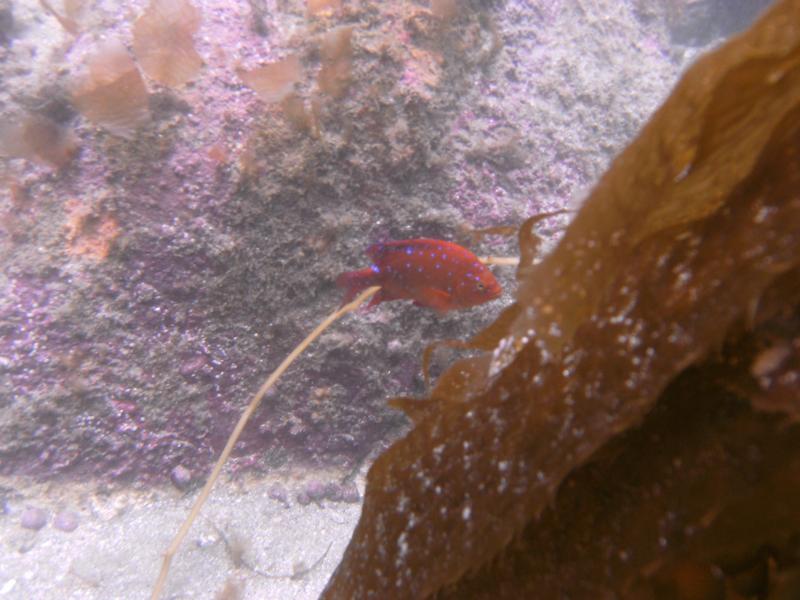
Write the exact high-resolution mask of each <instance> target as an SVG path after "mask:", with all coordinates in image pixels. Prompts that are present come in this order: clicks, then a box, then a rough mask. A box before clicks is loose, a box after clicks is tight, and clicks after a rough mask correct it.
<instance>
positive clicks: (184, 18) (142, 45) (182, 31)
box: [133, 0, 203, 87]
mask: <svg viewBox="0 0 800 600" xmlns="http://www.w3.org/2000/svg"><path fill="white" fill-rule="evenodd" d="M199 27H200V11H199V10H198V9H197V8H195V7H194V6H192V4H191V3H190V2H188V0H152V1H151V2H150V5H149V6H148V7H147V10H145V12H144V13H142V15H141V16H140V17H139V18H138V19H136V22H135V23H134V24H133V53H134V55H135V56H136V59H137V60H138V61H139V64H140V65H141V66H142V70H144V72H145V73H146V74H147V75H148V77H152V78H153V79H154V80H155V81H157V82H158V83H160V84H162V85H167V86H171V87H177V86H180V85H183V84H184V83H186V82H187V81H189V80H191V79H192V78H194V77H195V76H196V75H197V72H198V71H199V70H200V67H201V66H202V65H203V59H202V58H200V55H199V54H198V53H197V50H195V47H194V41H193V39H192V36H193V35H194V34H195V33H196V32H197V29H198V28H199Z"/></svg>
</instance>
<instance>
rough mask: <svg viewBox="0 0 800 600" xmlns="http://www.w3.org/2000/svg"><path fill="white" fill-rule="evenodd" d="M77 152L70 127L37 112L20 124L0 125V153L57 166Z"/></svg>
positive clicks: (68, 160)
mask: <svg viewBox="0 0 800 600" xmlns="http://www.w3.org/2000/svg"><path fill="white" fill-rule="evenodd" d="M77 151H78V140H77V138H76V137H75V135H74V134H73V133H72V131H71V130H70V129H68V128H67V127H62V126H61V125H59V124H58V123H56V122H54V121H52V120H51V119H48V118H47V117H42V116H39V115H30V116H28V117H26V118H25V119H23V120H22V122H21V123H14V124H11V123H8V124H3V125H0V155H6V156H11V157H14V158H27V159H34V160H39V161H42V162H44V163H47V164H49V165H52V166H54V167H56V168H61V167H64V166H66V165H67V164H69V163H70V162H71V161H72V159H73V158H74V157H75V154H76V153H77Z"/></svg>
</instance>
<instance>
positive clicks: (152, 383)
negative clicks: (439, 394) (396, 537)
mask: <svg viewBox="0 0 800 600" xmlns="http://www.w3.org/2000/svg"><path fill="white" fill-rule="evenodd" d="M195 4H196V5H197V6H198V7H199V8H200V10H201V12H202V15H203V16H202V23H201V25H200V29H199V31H198V32H197V34H196V37H195V39H196V47H197V50H198V52H199V54H200V55H201V57H202V58H203V61H204V62H205V65H204V67H203V69H202V70H201V71H200V74H199V75H198V76H197V77H196V79H195V80H194V81H193V82H192V83H190V84H188V85H187V86H185V87H182V88H179V89H167V88H164V87H160V86H158V85H156V84H154V83H153V82H152V81H148V86H149V90H150V92H151V102H150V109H151V115H152V120H151V122H150V123H149V124H148V125H147V126H145V127H144V128H142V129H141V130H140V131H139V132H138V135H136V136H135V137H134V139H132V140H125V139H121V138H116V137H114V136H112V135H110V134H109V133H107V132H105V131H103V130H101V129H99V128H97V127H94V126H92V125H90V124H89V123H88V122H87V121H86V120H84V119H82V118H81V117H80V116H79V115H77V113H76V111H75V110H74V109H73V108H72V107H71V104H70V102H69V90H70V89H71V88H72V87H73V86H74V85H75V82H76V81H77V78H78V75H79V74H80V73H81V72H82V69H83V67H82V65H83V64H84V63H85V60H86V58H87V56H89V55H90V54H91V53H92V52H93V50H94V49H95V48H96V46H97V43H98V41H99V40H100V39H101V38H111V37H117V38H119V39H121V40H122V42H123V43H125V44H128V45H129V44H130V42H131V23H132V21H133V19H134V18H135V17H136V16H137V15H138V14H140V13H141V11H142V10H143V8H144V6H145V3H144V2H141V1H139V2H133V3H131V8H130V9H126V11H125V12H123V14H122V16H123V18H119V17H120V12H119V9H118V8H117V7H118V4H117V3H116V2H110V1H101V2H97V3H92V6H91V8H90V9H87V10H85V11H84V14H82V15H79V17H78V22H79V25H80V27H81V31H82V33H81V34H80V35H79V36H78V37H74V36H72V35H71V34H69V33H67V32H65V31H63V30H62V29H61V28H60V26H59V24H58V22H57V21H56V20H55V19H54V18H53V17H52V16H49V15H47V14H45V13H43V12H42V11H41V9H40V7H39V5H38V3H36V2H22V3H15V4H14V13H13V22H12V25H9V26H5V25H4V26H3V33H2V40H3V43H2V45H0V78H2V80H3V82H4V85H3V86H2V89H1V90H0V114H1V115H2V117H3V119H14V118H17V117H18V116H19V115H21V114H25V113H26V112H35V113H37V114H44V115H46V116H48V117H49V118H51V119H53V120H54V121H56V122H58V123H60V124H63V125H66V126H69V127H73V128H74V129H75V132H76V134H77V136H78V139H79V145H80V151H79V155H78V156H77V158H75V159H74V160H73V161H72V163H71V164H69V165H68V166H67V167H65V168H63V169H61V170H59V171H55V170H53V169H52V168H51V167H47V166H39V165H37V164H36V163H35V162H30V161H25V160H7V161H5V162H4V163H3V166H2V172H0V174H2V177H3V182H4V184H5V185H4V186H3V188H2V189H0V214H2V225H3V226H2V233H0V261H1V266H0V471H2V472H3V473H6V474H9V473H16V474H32V475H37V476H51V475H65V476H83V475H87V474H91V475H92V476H94V477H98V478H111V479H114V478H122V479H126V480H130V479H133V480H140V481H167V480H168V478H169V476H170V473H171V472H172V470H173V469H174V468H175V467H176V466H178V465H180V466H181V468H184V469H187V470H188V471H190V472H191V473H193V474H198V473H202V472H203V471H204V469H205V468H206V467H207V465H208V464H209V462H210V461H211V460H213V458H214V457H215V456H216V454H217V453H218V452H219V450H220V448H221V446H222V444H223V442H224V439H225V437H226V436H227V434H228V433H229V431H230V429H231V428H232V424H233V422H234V421H235V419H236V418H237V417H238V415H239V412H240V410H241V408H242V407H243V405H244V403H245V401H246V399H247V397H248V395H249V394H251V393H252V392H253V391H254V389H255V388H256V387H257V385H258V384H259V383H260V381H261V380H262V379H263V377H264V376H265V374H266V373H267V371H269V370H271V369H272V368H274V367H275V366H276V365H277V364H278V362H279V361H280V360H281V359H282V358H283V357H284V356H285V355H286V354H287V353H288V352H289V350H290V349H291V348H292V347H293V346H294V345H295V344H296V343H297V342H299V341H300V339H301V338H302V337H303V336H304V335H305V333H306V332H307V331H308V330H310V329H311V328H312V327H313V326H314V325H315V324H316V323H317V322H318V321H319V320H320V319H321V318H322V317H323V316H324V315H325V314H327V313H328V312H329V311H330V310H331V309H332V308H334V307H335V306H336V305H337V303H338V300H339V297H338V292H337V290H336V289H335V288H334V286H333V284H332V280H333V278H334V277H335V275H336V274H337V273H339V272H340V271H342V270H345V269H348V268H353V267H355V266H358V265H361V264H363V263H364V258H363V255H362V252H363V249H364V248H365V247H366V245H367V244H369V243H371V242H374V241H377V240H382V239H386V238H400V237H408V236H412V235H414V236H416V235H425V236H439V237H445V238H450V239H455V240H456V241H465V238H464V237H463V231H464V230H465V229H467V228H473V227H487V226H492V225H499V224H514V223H517V222H519V221H521V220H522V219H523V218H524V217H526V216H528V215H530V214H533V213H536V212H539V211H544V210H550V209H553V208H560V207H563V206H565V205H569V204H570V199H571V198H573V197H576V196H581V195H582V190H584V189H585V188H586V186H588V185H589V184H590V183H591V182H592V181H594V180H595V178H596V177H597V176H598V175H599V174H600V173H601V172H602V170H603V169H604V168H605V167H606V166H607V164H608V162H609V160H610V159H611V157H612V156H613V155H614V154H615V153H616V152H617V151H619V150H620V149H621V148H622V147H623V145H624V144H625V142H626V141H627V140H629V139H630V138H631V137H632V136H633V135H634V134H635V132H636V131H637V129H638V127H639V126H640V125H641V123H642V122H643V121H644V120H645V118H646V117H647V115H648V114H649V113H650V112H651V111H652V110H653V109H654V108H655V107H656V106H657V105H658V104H659V102H660V101H661V100H662V98H663V97H664V96H665V95H666V93H667V92H668V91H669V88H670V87H671V85H672V83H673V82H674V80H675V78H676V76H677V74H678V72H679V71H680V70H681V69H682V68H683V66H684V65H685V63H686V61H687V60H688V59H690V58H691V57H692V56H693V55H694V53H695V51H696V48H694V47H693V46H692V45H691V44H695V43H701V42H702V43H707V42H714V41H715V40H714V39H702V40H701V41H697V38H696V36H693V35H683V36H681V35H680V33H676V29H675V24H676V23H678V24H679V25H680V24H681V23H684V22H685V14H684V13H680V12H679V13H674V12H673V13H669V14H667V12H666V11H664V10H663V9H661V8H660V3H656V2H653V3H648V2H643V1H638V2H633V3H631V5H628V4H625V3H619V2H611V1H608V2H605V1H604V2H582V1H574V2H567V1H564V2H556V1H548V2H539V3H535V4H531V3H527V2H516V1H509V2H505V3H498V4H490V3H481V2H477V1H475V2H464V3H461V4H459V10H458V13H457V15H456V16H455V17H454V18H452V19H451V20H448V21H446V22H441V21H439V20H437V19H435V18H433V17H432V16H431V15H430V14H429V11H428V9H427V8H425V7H424V6H417V5H413V4H395V3H375V4H371V3H358V2H353V3H345V5H344V7H343V9H342V10H341V11H340V12H339V13H338V14H334V15H333V16H330V17H322V18H317V17H314V18H311V19H309V18H308V17H307V16H306V11H305V7H304V5H303V4H301V3H298V2H290V3H288V4H283V5H281V8H280V10H278V8H277V7H276V6H274V5H273V3H271V2H259V1H255V0H253V1H251V2H249V3H246V2H233V3H232V2H227V1H222V0H216V1H215V0H205V1H202V2H201V1H199V0H198V1H197V2H195ZM683 4H685V5H686V6H689V5H692V8H693V10H698V7H699V6H700V5H701V3H697V2H686V3H683ZM716 4H718V3H711V2H709V3H704V6H703V10H708V11H710V10H712V9H713V7H714V6H715V5H716ZM0 6H2V5H0ZM674 6H676V7H678V8H680V6H682V3H674ZM676 10H678V9H676ZM751 13H752V11H750V12H748V13H747V14H748V15H750V14H751ZM681 19H684V20H681ZM340 24H350V25H353V26H354V32H353V37H352V40H353V41H352V45H353V56H352V80H351V83H350V85H349V88H348V89H347V91H346V94H345V95H344V96H343V97H341V98H337V99H332V98H330V97H328V96H326V95H324V94H323V95H318V96H317V95H316V92H315V89H316V88H315V83H314V78H315V74H316V72H317V70H318V68H319V63H320V57H319V50H318V47H319V44H320V42H321V40H322V38H323V36H324V35H325V33H326V32H328V31H329V30H331V29H332V28H333V27H335V26H337V25H340ZM671 28H672V29H671ZM729 33H730V31H728V30H726V31H719V32H718V34H719V35H723V34H729ZM6 39H8V41H5V40H6ZM293 53H297V54H299V56H300V57H301V61H302V64H303V65H304V78H303V80H302V82H301V83H300V85H299V86H298V93H299V95H300V96H301V97H302V98H303V99H304V100H305V102H306V107H307V109H308V107H310V106H311V105H312V104H314V105H315V106H318V108H317V109H315V112H314V115H315V118H316V125H317V127H318V132H319V135H318V136H315V135H311V134H310V133H308V132H307V131H302V130H300V129H298V128H296V127H294V126H293V125H292V124H290V123H289V122H288V121H287V120H286V118H285V117H284V116H283V114H282V113H281V110H280V109H279V108H278V107H276V106H267V105H265V104H263V103H262V102H260V101H259V100H257V98H256V95H255V93H254V92H252V91H251V90H249V89H248V88H247V87H246V86H245V85H244V84H243V83H242V82H241V81H240V80H239V79H238V77H237V76H236V74H235V67H236V65H237V64H239V63H241V64H242V65H245V66H247V67H252V66H256V65H258V64H261V63H264V62H268V61H272V60H275V59H277V58H280V57H284V56H286V55H288V54H293ZM315 97H318V98H319V99H320V102H316V101H313V102H312V100H314V98H315ZM557 228H558V222H556V221H551V222H550V228H549V229H548V228H547V227H545V228H544V229H543V230H542V233H543V234H544V235H545V236H548V237H552V236H554V235H556V233H557ZM473 249H475V250H476V251H478V252H484V253H486V252H491V253H503V252H515V250H514V248H513V247H509V246H507V245H506V244H505V242H503V241H502V240H498V239H494V238H488V239H487V242H486V243H485V244H484V245H483V246H482V247H478V248H473ZM500 275H501V277H502V281H503V282H504V283H505V284H506V285H507V286H508V287H512V283H511V282H512V278H511V273H510V272H509V273H500ZM508 294H510V291H509V293H508ZM508 294H507V296H506V300H507V299H508V297H509V295H508ZM500 304H501V303H497V304H494V305H489V306H486V307H483V308H481V309H479V310H474V311H472V312H468V313H460V314H451V315H448V316H446V317H439V316H437V315H435V314H433V313H430V312H426V311H422V310H420V309H418V308H415V307H412V306H410V305H405V304H397V303H394V304H389V305H384V306H382V307H380V308H379V309H378V310H375V311H374V312H371V313H367V314H360V315H358V316H356V317H354V318H350V319H349V320H348V321H347V322H346V323H344V324H341V325H339V326H337V328H336V330H335V331H334V332H332V333H330V334H329V335H327V336H326V337H325V338H324V339H323V340H322V341H321V342H319V343H318V344H317V345H316V346H315V347H314V348H313V349H312V350H311V352H309V353H308V354H307V355H306V356H305V357H304V358H303V359H302V360H301V361H300V363H299V364H298V365H297V366H295V367H293V368H292V370H290V371H289V372H288V373H287V374H286V375H285V377H284V379H283V380H282V382H281V384H280V385H279V386H278V388H277V389H276V390H275V392H274V393H273V394H272V395H271V396H270V397H269V398H267V399H266V401H265V403H264V406H263V408H262V409H261V410H260V412H259V413H258V414H257V415H256V417H255V419H254V422H252V423H251V425H250V426H249V427H248V429H247V430H246V431H245V433H244V435H243V438H242V442H240V446H239V448H238V450H237V454H236V458H235V459H234V461H233V463H234V466H235V467H238V468H243V467H258V468H268V467H270V466H273V465H275V464H278V463H285V462H290V463H292V462H293V463H298V462H299V463H305V464H319V465H326V466H332V467H337V468H344V469H350V468H352V467H354V466H355V465H357V464H358V463H359V461H361V460H362V459H364V458H365V457H366V456H368V455H369V454H370V453H372V452H373V451H375V450H377V449H380V448H381V447H382V444H383V443H384V442H385V441H386V440H389V439H392V438H393V437H396V436H397V435H399V434H400V433H401V432H402V431H404V428H405V427H406V421H405V418H404V417H403V416H401V415H400V413H398V412H396V411H393V410H391V409H389V408H387V407H386V405H385V398H387V397H389V396H391V395H398V394H408V393H418V392H420V391H421V389H422V387H421V379H420V376H419V354H420V352H421V351H422V349H423V348H424V346H425V345H426V343H427V342H428V341H431V340H434V339H439V338H444V337H448V336H455V335H459V336H463V335H465V334H467V333H468V332H470V331H473V330H475V329H477V328H478V327H479V326H480V325H481V324H484V323H486V322H487V321H488V319H489V318H491V316H492V315H494V314H496V312H497V311H498V310H499V308H500Z"/></svg>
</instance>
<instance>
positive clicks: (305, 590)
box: [0, 473, 363, 600]
mask: <svg viewBox="0 0 800 600" xmlns="http://www.w3.org/2000/svg"><path fill="white" fill-rule="evenodd" d="M307 476H308V473H304V474H303V477H304V478H307ZM296 479H297V478H294V477H291V476H289V477H280V478H260V479H242V480H240V481H235V482H230V483H227V484H223V485H220V486H219V489H217V490H216V491H215V492H214V493H213V494H212V496H211V498H210V499H209V502H208V503H207V504H206V506H205V508H204V510H203V512H202V514H201V516H200V518H199V519H198V521H197V522H196V523H195V526H194V527H193V528H192V530H191V531H190V532H189V535H188V537H187V538H186V541H185V542H184V544H183V546H182V547H181V550H180V551H179V553H178V554H177V555H176V557H175V559H173V562H172V568H171V570H170V577H169V581H168V584H167V587H166V592H165V594H164V595H163V596H162V597H163V598H173V599H175V600H177V599H179V598H214V597H215V596H216V595H217V594H219V593H221V592H222V590H223V589H224V588H225V587H226V585H228V584H229V582H230V583H231V584H233V585H236V586H237V587H238V589H239V590H240V592H241V596H239V597H241V598H264V599H273V598H274V599H286V600H292V599H296V600H302V599H306V598H316V597H317V596H318V595H319V593H320V592H321V591H322V589H323V587H324V586H325V583H326V582H327V580H328V577H329V576H330V574H331V572H332V571H333V569H334V568H335V567H336V564H337V562H338V560H339V559H340V558H341V555H342V553H343V552H344V548H345V546H346V544H347V541H348V539H349V536H350V533H351V532H352V530H353V527H354V526H355V524H356V522H357V520H358V516H359V513H360V505H359V504H346V503H332V502H329V501H327V500H323V501H321V502H320V503H318V504H317V503H314V502H311V503H309V504H307V505H305V506H302V505H300V504H298V503H297V502H296V501H295V499H294V497H290V498H289V501H288V504H284V503H283V502H281V501H278V500H275V499H273V498H270V497H269V490H270V489H271V488H272V486H274V485H276V484H277V485H283V486H287V487H289V489H291V486H292V485H297V483H298V481H296ZM9 484H12V485H13V487H14V488H15V489H17V490H19V494H18V495H14V496H12V497H11V498H8V497H7V498H6V501H5V510H6V512H5V515H4V517H2V518H0V540H1V541H0V598H4V599H5V598H19V599H20V600H22V599H34V598H36V599H39V598H41V599H48V598H53V599H55V598H75V599H76V600H77V599H81V600H95V599H98V600H99V599H101V598H102V599H110V598H119V599H122V598H146V597H149V594H150V591H151V590H152V586H153V584H154V583H155V578H156V575H157V573H158V570H159V568H160V565H161V555H162V553H163V551H164V550H165V549H166V548H167V547H168V546H169V543H170V541H171V539H172V537H173V536H174V534H175V533H176V532H177V529H178V526H179V524H180V523H181V522H182V520H183V519H184V518H185V517H186V515H187V514H188V512H189V509H190V505H191V503H192V502H193V501H194V499H195V498H196V496H197V492H195V493H190V494H188V495H183V494H182V493H181V492H179V491H177V490H168V489H167V490H163V489H162V490H152V491H134V490H115V491H111V492H110V493H108V494H98V492H97V489H96V486H94V485H91V484H80V483H74V484H69V485H30V486H24V485H20V484H19V482H15V483H12V482H10V481H2V480H0V485H2V486H3V488H4V489H7V488H8V487H9ZM358 485H359V487H360V489H361V490H363V480H360V481H358ZM30 505H35V506H37V507H41V508H43V509H45V510H46V512H47V513H48V523H47V524H46V525H45V526H44V527H43V528H42V529H41V530H39V531H31V530H27V529H23V528H22V527H20V524H19V521H20V515H21V513H22V511H23V510H25V508H26V507H27V506H30ZM64 507H68V508H71V509H72V510H75V511H77V512H78V519H79V526H78V528H77V529H75V530H74V531H72V532H65V531H60V530H58V529H56V527H54V525H53V522H54V518H55V516H56V513H57V512H58V511H59V510H61V509H62V508H64ZM226 541H227V543H226ZM326 551H327V553H326ZM239 552H241V555H240V556H241V558H239V557H237V553H239ZM320 560H321V562H320ZM237 562H239V563H240V564H238V565H237V564H236V563H237ZM251 568H252V569H255V570H258V571H261V572H262V573H263V575H262V574H257V573H254V572H253V570H251ZM264 575H269V576H270V577H265V576H264Z"/></svg>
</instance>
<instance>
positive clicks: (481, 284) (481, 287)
mask: <svg viewBox="0 0 800 600" xmlns="http://www.w3.org/2000/svg"><path fill="white" fill-rule="evenodd" d="M485 289H486V286H485V285H483V283H482V282H480V281H479V282H478V291H479V292H482V291H483V290H485Z"/></svg>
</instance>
